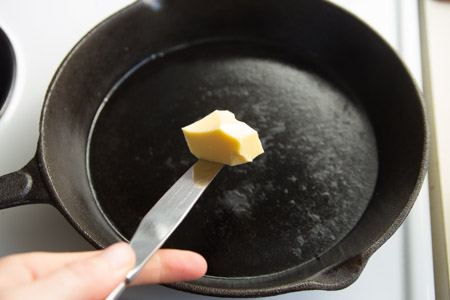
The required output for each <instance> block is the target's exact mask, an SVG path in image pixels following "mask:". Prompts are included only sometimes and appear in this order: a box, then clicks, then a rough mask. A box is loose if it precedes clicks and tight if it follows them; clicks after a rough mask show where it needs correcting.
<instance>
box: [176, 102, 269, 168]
mask: <svg viewBox="0 0 450 300" xmlns="http://www.w3.org/2000/svg"><path fill="white" fill-rule="evenodd" d="M182 130H183V133H184V137H185V138H186V141H187V144H188V146H189V150H190V151H191V152H192V154H194V155H195V156H196V157H197V158H199V159H205V160H209V161H214V162H218V163H222V164H227V165H230V166H235V165H239V164H243V163H247V162H251V161H253V159H254V158H255V157H256V156H258V155H260V154H262V153H264V150H263V148H262V146H261V142H260V140H259V137H258V132H256V130H254V129H253V128H251V127H250V126H248V125H247V124H245V123H244V122H241V121H238V120H236V118H235V116H234V114H233V113H232V112H229V111H227V110H215V111H213V112H212V113H210V114H209V115H207V116H206V117H204V118H203V119H201V120H199V121H197V122H195V123H192V124H191V125H188V126H186V127H183V128H182Z"/></svg>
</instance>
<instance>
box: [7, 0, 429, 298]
mask: <svg viewBox="0 0 450 300" xmlns="http://www.w3.org/2000/svg"><path fill="white" fill-rule="evenodd" d="M214 109H229V110H230V111H232V112H234V113H235V114H236V115H237V117H238V119H240V120H243V121H245V122H247V123H248V124H249V125H251V126H252V127H254V128H256V129H257V130H258V131H259V133H260V137H261V139H262V143H263V146H264V149H265V151H266V152H265V154H263V155H262V156H260V157H258V158H257V159H256V160H255V161H254V162H253V163H251V164H247V165H243V166H237V167H227V168H225V169H224V170H223V171H222V172H221V173H220V174H219V176H218V178H217V179H215V181H214V182H213V184H212V185H211V187H210V188H208V190H207V191H206V193H205V194H204V196H203V197H202V198H201V200H200V201H199V202H198V204H197V205H196V206H195V207H194V209H193V210H192V212H191V213H190V214H189V216H188V217H187V219H186V220H185V221H184V222H183V223H182V225H181V226H180V227H179V229H177V231H176V232H175V233H174V234H173V236H172V237H171V238H170V240H169V241H168V242H167V243H166V244H165V247H175V248H183V249H191V250H194V251H198V252H199V253H201V254H203V255H204V256H205V257H206V259H207V260H208V263H209V270H208V274H207V276H205V277H204V278H202V279H200V280H197V281H193V282H184V283H177V284H172V285H171V286H172V287H175V288H178V289H182V290H186V291H190V292H195V293H200V294H207V295H215V296H236V297H250V296H251V297H255V296H267V295H276V294H280V293H285V292H290V291H297V290H307V289H326V290H330V289H340V288H344V287H346V286H348V285H349V284H351V283H352V282H353V281H354V280H356V278H357V277H358V276H359V274H360V272H361V271H362V269H363V267H364V265H365V264H366V262H367V260H368V259H369V257H370V256H371V255H372V254H373V252H374V251H375V250H376V249H378V248H379V247H380V246H381V245H382V244H383V243H384V242H385V241H386V240H387V239H388V238H389V237H390V236H391V235H392V234H393V233H394V232H395V230H396V229H397V228H398V227H399V226H400V224H401V223H402V221H403V220H404V219H405V217H406V215H407V214H408V212H409V211H410V209H411V207H412V205H413V203H414V200H415V198H416V197H417V195H418V193H419V190H420V186H421V184H422V181H423V179H424V176H425V173H426V167H427V161H428V159H427V155H428V128H427V125H426V117H425V111H424V103H423V100H422V98H421V96H420V93H419V91H418V89H417V87H416V85H415V84H414V82H413V81H412V79H411V77H410V76H409V74H408V72H407V71H406V70H405V67H404V66H403V64H402V63H401V62H400V60H399V59H398V57H397V56H396V55H395V54H394V52H393V51H392V50H391V49H390V48H389V47H388V46H387V45H386V44H385V42H384V41H383V40H382V39H380V38H379V37H378V36H377V35H376V34H375V33H374V32H372V31H371V30H370V29H369V28H368V27H367V26H366V25H364V24H363V23H361V22H360V21H358V20H357V19H356V18H355V17H353V16H351V15H350V14H348V13H347V12H345V11H343V10H341V9H339V8H337V7H335V6H334V5H332V4H329V3H327V2H323V1H316V0H314V1H298V0H296V1H289V0H284V1H268V0H258V1H256V0H255V1H253V0H246V1H231V0H228V1H215V2H214V3H213V4H212V3H211V2H210V1H206V0H190V1H181V0H179V1H178V0H171V1H169V0H167V1H147V2H146V1H140V2H137V3H135V4H133V5H131V6H129V7H127V8H125V9H124V10H122V11H120V12H119V13H117V14H116V15H114V16H112V17H111V18H109V19H107V20H106V21H104V22H103V23H101V24H100V25H99V26H97V27H96V28H94V29H93V30H92V31H91V32H90V33H89V34H88V35H87V36H86V37H84V38H83V39H82V40H81V41H80V42H79V43H78V45H76V47H75V48H74V49H73V50H72V52H71V53H70V54H69V55H68V57H67V58H66V59H65V61H64V62H63V64H62V65H61V66H60V68H59V70H58V72H57V74H56V75H55V77H54V79H53V81H52V83H51V85H50V87H49V90H48V93H47V96H46V100H45V104H44V108H43V111H42V120H41V131H40V139H39V146H38V151H37V154H36V157H35V159H33V160H32V161H31V162H30V163H29V164H28V165H27V166H26V167H25V168H24V169H22V170H20V171H18V172H16V173H13V174H10V175H7V176H5V177H3V178H2V179H1V181H2V182H1V185H2V201H1V206H2V207H8V206H12V205H19V204H24V203H35V202H47V203H50V204H52V205H55V206H56V207H57V208H59V210H60V211H61V212H62V213H63V214H64V215H65V216H66V218H67V219H68V220H69V221H70V222H71V223H72V225H73V226H74V227H75V228H76V229H78V230H79V231H80V233H81V234H82V235H84V236H85V237H86V238H87V239H88V240H89V241H90V242H91V243H92V244H94V245H95V246H97V247H99V248H101V247H105V246H107V245H109V244H111V243H113V242H116V241H120V240H127V239H129V238H130V237H131V236H132V234H133V231H134V230H135V228H136V226H137V224H138V222H139V221H140V219H141V218H142V216H143V215H144V214H145V213H146V212H147V210H148V209H149V208H150V207H151V206H152V205H153V204H154V203H155V201H156V200H157V199H158V198H159V197H160V196H161V195H162V194H163V193H164V192H165V191H166V190H167V189H168V188H169V187H170V186H171V184H172V183H174V181H175V180H176V179H177V178H178V177H179V176H181V175H182V173H183V172H184V171H185V170H186V169H187V168H188V167H189V166H190V165H192V164H193V163H194V161H195V159H194V157H193V156H192V155H191V154H190V153H189V151H188V149H187V147H186V145H185V141H184V138H183V135H182V133H181V130H180V128H181V127H182V126H184V125H187V124H189V123H191V122H193V121H195V120H197V119H199V118H201V117H203V116H204V115H206V114H208V113H209V112H211V111H213V110H214Z"/></svg>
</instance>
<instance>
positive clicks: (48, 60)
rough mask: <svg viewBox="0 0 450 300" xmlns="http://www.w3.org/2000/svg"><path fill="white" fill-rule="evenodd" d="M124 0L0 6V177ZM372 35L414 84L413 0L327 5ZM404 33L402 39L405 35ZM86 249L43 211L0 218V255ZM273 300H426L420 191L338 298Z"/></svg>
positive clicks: (429, 286) (135, 294)
mask: <svg viewBox="0 0 450 300" xmlns="http://www.w3.org/2000/svg"><path fill="white" fill-rule="evenodd" d="M131 2H132V1H131V0H78V1H69V0H59V1H57V0H40V1H34V0H22V1H16V0H2V1H0V27H1V28H2V29H3V30H4V31H5V32H6V34H7V35H8V36H9V37H10V39H11V42H12V44H13V47H14V48H15V51H16V58H17V76H16V79H15V83H14V90H13V93H12V95H11V99H10V103H9V105H8V107H7V109H6V111H5V113H4V115H3V116H2V117H1V118H0V149H1V150H0V151H1V153H0V174H6V173H9V172H12V171H15V170H17V169H19V168H21V167H22V166H23V165H25V164H26V163H27V162H28V161H29V160H30V159H31V158H32V157H33V156H34V153H35V151H36V142H37V139H38V123H39V116H40V110H41V106H42V102H43V99H44V95H45V91H46V88H47V86H48V84H49V82H50V80H51V78H52V76H53V74H54V73H55V71H56V69H57V67H58V65H59V64H60V63H61V61H62V59H63V58H64V57H65V55H66V54H67V53H68V52H69V51H70V49H71V48H72V47H73V46H74V45H75V43H76V42H77V41H78V40H79V39H80V38H81V37H82V36H83V35H84V34H86V33H87V32H88V31H89V30H90V29H91V28H92V27H93V26H94V25H96V24H97V23H99V22H100V21H101V20H103V19H104V18H106V17H107V16H109V15H110V14H112V13H113V12H115V11H117V10H119V9H120V8H122V7H124V6H125V5H126V4H128V3H131ZM332 2H335V3H338V4H339V5H342V6H343V7H345V8H347V9H348V10H349V11H352V12H354V13H355V14H357V15H358V16H360V18H362V19H364V20H365V22H366V23H368V24H369V25H371V26H372V27H373V28H374V29H375V30H377V31H378V32H379V33H380V34H381V35H382V36H383V37H384V38H385V39H386V40H387V41H388V43H390V44H391V45H392V47H393V48H394V49H396V50H397V51H398V52H399V53H400V54H401V56H402V58H403V59H404V61H405V62H406V63H407V65H408V67H409V69H410V71H411V73H412V75H413V77H415V78H416V80H417V82H419V83H420V82H421V64H420V43H419V32H418V27H419V25H418V18H417V15H418V13H417V3H416V1H415V0H365V1H359V0H333V1H332ZM406 29H407V30H408V34H405V32H406ZM86 249H92V247H91V246H90V245H89V244H88V243H87V242H86V241H85V240H84V239H83V238H81V237H80V236H79V235H78V233H77V232H75V230H74V229H72V227H70V225H69V224H68V223H67V222H66V221H65V219H64V218H63V217H62V216H61V215H60V214H59V213H58V212H57V211H56V209H54V208H53V207H50V206H48V205H30V206H24V207H16V208H10V209H6V210H3V211H0V256H3V255H7V254H10V253H17V252H27V251H34V250H44V251H75V250H86ZM143 295H147V296H150V297H152V298H155V299H158V298H159V299H192V300H194V299H199V300H200V299H205V300H206V299H212V298H211V297H204V296H198V295H192V294H187V293H183V292H179V291H174V290H171V289H168V288H165V287H162V286H146V287H141V288H132V289H130V290H129V291H127V292H126V293H125V294H124V297H123V299H139V298H142V297H143ZM271 299H277V300H290V299H302V300H318V299H331V300H339V299H365V300H372V299H373V300H375V299H376V300H378V299H384V300H401V299H404V300H414V299H417V300H427V299H428V300H431V299H434V284H433V269H432V255H431V236H430V217H429V198H428V184H427V182H426V183H425V185H424V188H423V190H422V193H421V194H420V196H419V198H418V200H417V202H416V204H415V206H414V208H413V209H412V211H411V213H410V215H409V216H408V218H407V220H406V221H405V223H404V224H403V225H402V226H401V228H400V229H399V230H398V231H397V232H396V233H395V234H394V236H393V237H392V238H391V239H390V240H389V241H388V242H387V243H386V244H385V245H383V246H382V247H381V249H380V250H379V251H377V252H376V253H375V254H374V256H373V257H372V259H371V260H370V261H369V263H368V265H367V267H366V269H365V270H364V272H363V273H362V275H361V277H360V278H359V279H358V280H357V281H356V282H355V283H354V284H353V285H352V286H350V287H349V288H346V289H344V290H342V291H334V292H325V291H307V292H298V293H291V294H287V295H281V296H276V297H272V298H271Z"/></svg>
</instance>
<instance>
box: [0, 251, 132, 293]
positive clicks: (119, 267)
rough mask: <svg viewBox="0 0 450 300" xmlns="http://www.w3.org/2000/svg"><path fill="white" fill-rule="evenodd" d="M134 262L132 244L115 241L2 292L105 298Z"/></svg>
mask: <svg viewBox="0 0 450 300" xmlns="http://www.w3.org/2000/svg"><path fill="white" fill-rule="evenodd" d="M134 262H135V256H134V252H133V250H132V248H131V247H130V246H129V245H127V244H125V243H119V244H115V245H113V246H111V247H109V248H107V249H106V250H104V251H100V252H99V253H98V254H96V255H93V256H89V257H87V258H85V259H82V260H77V261H73V262H71V263H69V264H67V265H66V266H64V267H62V268H61V269H59V270H56V271H55V272H53V273H50V274H48V275H47V276H44V277H42V278H40V279H39V280H36V281H34V282H31V283H29V284H27V285H25V286H21V287H20V288H12V289H9V290H6V291H5V292H4V293H3V294H0V299H11V300H15V299H46V300H56V299H67V300H81V299H83V300H85V299H87V300H89V299H104V298H105V297H106V296H107V295H108V294H109V293H110V292H111V291H112V290H113V289H114V288H115V287H116V286H117V285H118V284H119V283H120V282H122V281H123V280H124V278H125V275H126V273H127V272H128V270H130V269H131V268H132V267H133V265H134ZM2 297H3V298H2Z"/></svg>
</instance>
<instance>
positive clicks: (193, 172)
mask: <svg viewBox="0 0 450 300" xmlns="http://www.w3.org/2000/svg"><path fill="white" fill-rule="evenodd" d="M222 167H223V164H220V163H215V162H211V161H206V160H198V161H197V162H196V163H195V164H194V165H193V166H192V167H191V168H189V170H187V171H186V173H184V175H183V176H181V177H180V178H179V179H178V180H177V182H175V184H174V185H173V186H172V187H171V188H170V189H169V190H168V191H167V192H166V193H165V194H164V195H163V196H162V197H161V198H160V199H159V200H158V202H156V204H155V205H154V206H153V207H152V208H151V209H150V210H149V212H148V213H147V214H146V215H145V216H144V218H143V219H142V221H141V223H140V224H139V226H138V228H137V230H136V232H135V233H134V235H133V237H132V239H131V241H130V245H131V247H132V248H133V250H134V252H135V253H136V264H135V266H134V268H133V269H132V270H131V271H129V272H128V274H127V276H126V279H125V281H124V282H122V283H121V284H120V285H118V286H117V287H116V288H115V289H114V290H113V292H111V294H110V295H109V296H108V297H107V298H106V300H114V299H117V298H118V297H119V296H120V295H121V294H122V293H123V291H124V290H125V288H126V286H127V285H128V284H130V283H131V282H132V281H133V280H134V278H135V277H136V276H137V274H138V273H139V272H140V271H141V269H142V268H143V267H144V265H145V263H146V262H147V261H148V260H149V259H150V258H151V257H152V256H153V255H154V254H155V252H156V251H157V250H158V249H159V248H160V247H161V246H162V245H163V243H164V242H165V241H166V240H167V238H169V236H170V235H171V234H172V232H173V231H174V230H175V229H176V228H177V227H178V225H179V224H180V223H181V221H182V220H183V219H184V218H185V217H186V215H187V214H188V212H189V211H190V210H191V208H192V207H193V206H194V204H195V203H196V202H197V200H198V199H199V198H200V196H201V194H202V193H203V191H204V190H205V189H206V188H207V187H208V185H209V183H210V182H211V181H212V180H213V179H214V177H215V176H216V175H217V173H219V171H220V170H221V169H222Z"/></svg>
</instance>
